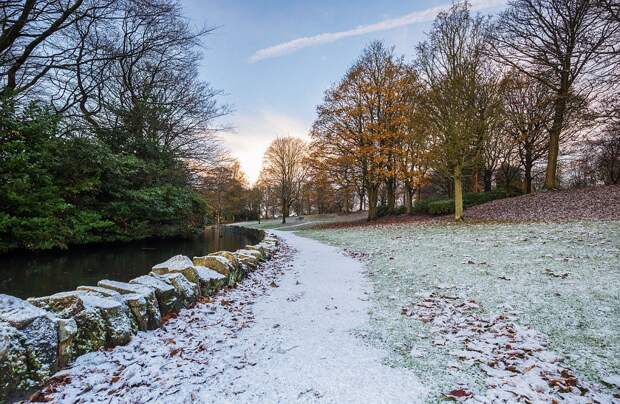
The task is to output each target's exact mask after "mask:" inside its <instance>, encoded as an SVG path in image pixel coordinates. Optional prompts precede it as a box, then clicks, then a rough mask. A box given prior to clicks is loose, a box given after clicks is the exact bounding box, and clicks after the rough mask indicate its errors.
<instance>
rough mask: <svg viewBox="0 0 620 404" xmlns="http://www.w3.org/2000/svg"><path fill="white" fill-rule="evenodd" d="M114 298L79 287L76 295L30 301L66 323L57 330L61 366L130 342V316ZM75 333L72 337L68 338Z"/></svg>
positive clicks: (131, 327)
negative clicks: (84, 355)
mask: <svg viewBox="0 0 620 404" xmlns="http://www.w3.org/2000/svg"><path fill="white" fill-rule="evenodd" d="M119 296H120V295H119ZM115 297H116V296H114V295H108V294H106V293H103V292H98V291H97V290H96V288H91V289H89V287H81V289H80V290H77V291H72V292H60V293H56V294H54V295H51V296H44V297H38V298H31V299H29V301H30V302H31V303H32V304H34V305H35V306H37V307H40V308H43V309H45V310H48V311H51V312H54V313H55V314H56V315H58V316H59V317H60V318H62V319H64V320H65V321H63V322H62V323H63V324H62V325H60V324H59V326H60V327H61V328H62V329H61V328H59V343H60V345H59V352H62V358H61V359H62V362H63V364H67V363H70V362H71V361H72V359H73V358H74V357H76V356H77V355H81V354H83V353H86V352H90V351H93V350H97V349H99V348H101V347H103V346H108V347H112V346H116V345H124V344H126V343H128V342H129V341H130V340H131V336H132V335H133V334H135V332H136V326H135V324H134V323H133V319H132V315H131V312H130V311H129V307H128V306H127V305H126V304H125V303H124V302H123V301H122V300H121V299H118V298H115ZM69 320H72V321H73V323H72V322H71V321H69ZM74 329H75V332H74V335H73V336H70V335H67V334H70V333H72V332H73V330H74ZM63 334H64V336H63ZM61 339H62V341H61Z"/></svg>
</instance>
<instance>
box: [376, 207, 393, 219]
mask: <svg viewBox="0 0 620 404" xmlns="http://www.w3.org/2000/svg"><path fill="white" fill-rule="evenodd" d="M391 213H392V212H390V209H388V207H387V205H379V206H377V217H384V216H387V215H389V214H391Z"/></svg>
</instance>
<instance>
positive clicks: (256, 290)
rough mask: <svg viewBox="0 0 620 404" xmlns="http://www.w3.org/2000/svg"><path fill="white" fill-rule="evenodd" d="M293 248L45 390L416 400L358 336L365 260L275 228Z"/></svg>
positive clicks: (417, 394)
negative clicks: (245, 277) (214, 295)
mask: <svg viewBox="0 0 620 404" xmlns="http://www.w3.org/2000/svg"><path fill="white" fill-rule="evenodd" d="M277 234H278V236H280V237H281V238H282V239H284V240H285V242H286V243H287V244H288V245H290V246H292V247H293V248H294V249H295V251H291V252H288V253H287V252H284V253H283V254H281V255H280V256H279V257H278V258H276V259H275V260H273V261H270V262H268V263H267V264H265V265H264V266H263V267H262V268H261V269H259V270H257V271H256V272H253V273H252V274H250V276H249V277H248V278H247V279H245V280H244V281H242V282H241V284H240V285H238V287H237V288H236V289H233V290H230V291H227V292H224V293H222V294H219V295H218V296H216V297H215V298H214V299H212V300H213V301H212V302H208V303H204V304H198V305H197V306H195V307H194V308H192V309H188V310H183V311H182V312H181V313H179V315H178V316H177V317H176V318H173V319H171V320H169V321H168V322H167V323H166V325H165V326H164V327H163V328H162V329H159V330H155V331H152V332H144V333H140V334H139V335H138V336H136V337H135V338H134V339H133V340H132V342H131V343H130V344H129V345H127V346H124V347H117V348H115V349H113V350H110V351H100V352H95V353H91V354H87V355H85V356H83V357H81V358H79V359H78V360H77V362H76V363H75V365H74V366H73V367H72V368H71V369H68V370H66V371H63V372H60V373H59V374H58V375H57V376H56V378H55V380H54V382H53V383H52V384H51V385H50V386H49V387H48V388H47V389H46V391H44V396H47V397H49V398H51V399H54V400H57V401H59V402H119V403H120V402H141V403H142V402H166V403H173V402H213V403H228V402H244V403H245V402H250V403H252V402H261V403H263V402H265V403H278V402H282V403H290V402H325V403H346V402H351V403H358V402H371V403H383V402H385V403H399V402H400V403H413V402H421V401H423V400H424V398H425V394H426V390H425V388H424V387H423V386H422V385H421V384H420V382H419V381H418V379H417V378H416V376H414V374H413V372H411V371H410V370H407V369H404V368H394V367H390V366H387V365H385V364H384V363H383V362H384V361H383V359H384V357H385V352H384V351H382V350H380V349H378V348H376V347H371V346H369V345H367V344H366V343H365V338H364V337H365V332H364V331H361V330H363V329H365V328H366V327H367V324H366V323H367V320H368V309H369V305H370V303H369V294H370V292H371V291H370V289H369V285H368V283H367V281H366V278H365V277H364V267H363V265H362V264H361V263H359V262H358V261H356V260H354V259H352V258H350V257H348V256H345V255H343V254H341V253H340V251H339V250H338V249H336V248H334V247H329V246H326V245H324V244H321V243H319V242H317V241H314V240H309V239H305V238H300V237H298V236H296V235H294V234H292V233H283V232H277Z"/></svg>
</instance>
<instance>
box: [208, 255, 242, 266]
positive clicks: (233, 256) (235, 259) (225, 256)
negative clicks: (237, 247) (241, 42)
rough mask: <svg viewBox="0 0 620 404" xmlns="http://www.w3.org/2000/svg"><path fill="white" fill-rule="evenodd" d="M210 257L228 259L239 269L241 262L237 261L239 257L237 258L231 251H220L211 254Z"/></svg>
mask: <svg viewBox="0 0 620 404" xmlns="http://www.w3.org/2000/svg"><path fill="white" fill-rule="evenodd" d="M209 255H210V256H222V257H224V258H226V259H227V260H228V261H230V263H231V265H232V266H233V267H234V268H236V269H238V268H239V261H237V257H236V256H235V254H233V253H231V252H230V251H218V252H214V253H211V254H209Z"/></svg>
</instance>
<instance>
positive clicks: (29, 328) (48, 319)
mask: <svg viewBox="0 0 620 404" xmlns="http://www.w3.org/2000/svg"><path fill="white" fill-rule="evenodd" d="M0 321H3V322H5V323H7V324H8V325H10V326H12V327H14V328H15V329H16V330H18V331H19V332H20V333H21V335H22V336H23V341H24V344H23V346H24V347H25V349H26V351H27V352H28V356H29V366H28V377H30V378H32V379H33V380H35V381H41V380H46V379H47V378H48V377H49V376H50V375H52V374H53V373H54V372H55V371H56V370H57V369H58V325H57V319H56V318H55V317H54V316H52V315H51V314H50V313H48V312H46V311H45V310H42V309H40V308H38V307H36V306H34V305H32V304H30V303H28V302H26V301H25V300H22V299H19V298H17V297H14V296H9V295H1V294H0Z"/></svg>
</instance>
